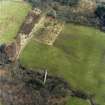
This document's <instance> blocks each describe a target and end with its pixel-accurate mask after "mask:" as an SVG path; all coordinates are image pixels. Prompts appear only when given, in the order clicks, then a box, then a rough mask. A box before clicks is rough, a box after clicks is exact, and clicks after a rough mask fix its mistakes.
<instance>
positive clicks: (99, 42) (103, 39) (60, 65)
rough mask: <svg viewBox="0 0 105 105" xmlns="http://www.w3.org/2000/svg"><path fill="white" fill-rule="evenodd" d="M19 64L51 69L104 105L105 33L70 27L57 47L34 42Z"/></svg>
mask: <svg viewBox="0 0 105 105" xmlns="http://www.w3.org/2000/svg"><path fill="white" fill-rule="evenodd" d="M20 61H21V63H22V64H23V65H24V66H26V67H28V68H43V69H44V68H45V69H48V71H49V73H52V74H54V75H58V76H61V77H63V78H65V79H66V80H67V81H68V82H69V83H70V84H71V86H72V87H73V88H76V89H81V90H83V91H86V92H88V93H92V94H95V96H96V100H97V103H100V105H105V100H104V97H105V93H104V91H105V88H104V87H105V33H103V32H100V31H99V30H96V29H94V28H89V27H84V26H78V25H74V24H67V25H66V26H65V29H64V30H63V32H62V33H61V35H60V36H59V37H58V39H57V40H56V42H55V44H54V46H47V45H43V44H39V43H37V42H35V40H34V38H33V39H32V40H31V41H30V43H29V44H28V45H27V46H26V48H25V49H24V51H23V53H22V55H21V57H20ZM68 105H69V104H68ZM70 105H72V104H70ZM77 105H78V104H77ZM81 105H85V104H81Z"/></svg>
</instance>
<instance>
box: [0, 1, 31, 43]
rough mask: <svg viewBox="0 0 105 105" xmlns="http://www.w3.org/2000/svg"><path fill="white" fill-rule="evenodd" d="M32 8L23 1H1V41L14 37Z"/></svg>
mask: <svg viewBox="0 0 105 105" xmlns="http://www.w3.org/2000/svg"><path fill="white" fill-rule="evenodd" d="M30 8H31V6H30V5H29V4H27V3H25V2H23V1H18V0H17V1H14V0H3V1H0V43H3V42H6V43H7V42H9V41H11V40H13V39H14V37H15V36H16V34H17V32H18V30H19V28H20V25H21V24H22V22H23V20H24V19H25V16H26V15H27V13H28V11H29V10H30Z"/></svg>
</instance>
